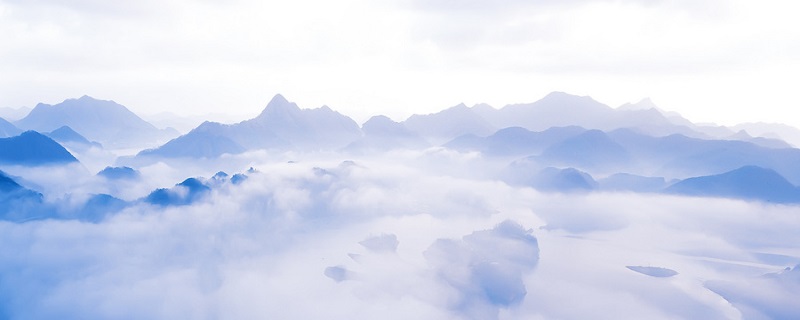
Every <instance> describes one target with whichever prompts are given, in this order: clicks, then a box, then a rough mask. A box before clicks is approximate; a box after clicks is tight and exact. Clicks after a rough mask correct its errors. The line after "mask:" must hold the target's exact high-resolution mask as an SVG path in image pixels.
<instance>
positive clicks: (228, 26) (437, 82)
mask: <svg viewBox="0 0 800 320" xmlns="http://www.w3.org/2000/svg"><path fill="white" fill-rule="evenodd" d="M798 14H800V2H797V1H789V0H786V1H780V0H765V1H744V0H706V1H697V0H674V1H667V0H616V1H614V0H462V1H456V0H427V1H426V0H387V1H374V0H341V1H325V0H296V1H281V2H278V1H257V0H231V1H221V0H197V1H189V0H140V1H105V0H73V1H62V0H0V107H21V106H29V107H33V106H34V105H35V104H36V103H38V102H44V103H50V104H54V103H58V102H61V101H63V100H64V99H67V98H77V97H80V96H82V95H84V94H88V95H90V96H93V97H95V98H99V99H107V100H115V101H117V102H119V103H121V104H124V105H126V106H127V107H129V108H130V109H132V110H133V111H135V112H137V113H141V114H152V113H158V112H162V111H170V112H174V113H178V114H202V113H210V112H216V113H219V112H224V113H232V114H247V115H255V114H257V113H258V112H260V111H261V110H262V109H263V108H264V106H265V105H266V103H267V102H268V101H269V99H270V98H271V97H272V96H273V95H275V94H276V93H281V94H283V95H284V96H286V97H287V98H288V99H289V100H291V101H295V102H297V103H298V104H299V105H300V106H301V107H304V108H314V107H319V106H321V105H328V106H330V107H331V108H333V109H334V110H337V111H339V112H342V113H344V114H347V115H349V116H351V117H353V118H355V119H356V120H357V121H359V122H362V121H364V120H366V119H367V118H368V117H369V116H371V115H376V114H385V115H388V116H390V117H392V118H393V119H395V120H403V119H405V118H406V117H407V116H409V115H410V114H412V113H431V112H436V111H439V110H442V109H444V108H447V107H450V106H453V105H456V104H458V103H461V102H463V103H466V104H467V105H473V104H475V103H482V102H485V103H489V104H491V105H493V106H495V107H502V106H503V105H506V104H509V103H527V102H533V101H536V100H538V99H540V98H541V97H543V96H544V95H546V94H547V93H549V92H551V91H564V92H568V93H572V94H577V95H589V96H592V97H593V98H595V99H596V100H598V101H600V102H603V103H606V104H608V105H610V106H613V107H616V106H618V105H620V104H623V103H625V102H635V101H638V100H639V99H642V98H644V97H650V98H651V99H652V100H653V101H654V102H655V103H656V104H657V105H659V106H660V107H662V108H663V109H667V110H674V111H678V112H680V113H682V114H683V115H684V116H686V117H688V118H689V119H691V120H693V121H700V122H708V121H713V122H717V123H721V124H734V123H739V122H746V121H766V122H783V123H788V124H792V125H795V126H799V127H800V112H798V111H796V110H798V109H800V92H799V91H800V90H798V89H799V88H798V87H800V76H798V75H799V74H800V18H799V17H798ZM242 120H243V119H242Z"/></svg>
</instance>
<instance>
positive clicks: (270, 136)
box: [139, 94, 361, 158]
mask: <svg viewBox="0 0 800 320" xmlns="http://www.w3.org/2000/svg"><path fill="white" fill-rule="evenodd" d="M360 137H361V129H359V127H358V124H356V122H355V121H353V119H350V118H349V117H347V116H345V115H342V114H340V113H338V112H336V111H333V110H331V109H330V108H328V107H321V108H317V109H300V108H299V107H298V106H297V105H296V104H294V103H292V102H289V101H287V100H286V99H285V98H284V97H283V96H281V95H280V94H278V95H275V97H273V98H272V100H271V101H270V102H269V103H268V104H267V106H266V108H264V110H263V111H262V112H261V114H259V115H258V116H257V117H255V118H253V119H250V120H245V121H242V122H240V123H236V124H221V123H216V122H204V123H203V124H201V125H200V126H198V127H197V128H195V129H194V130H192V131H190V132H189V133H187V134H185V135H183V136H180V137H178V138H175V139H173V140H171V141H169V142H167V143H166V144H164V145H162V146H160V147H158V148H155V149H151V150H145V151H142V152H140V153H139V155H141V156H163V157H207V158H208V157H217V156H219V155H222V154H225V153H230V154H235V153H241V152H244V151H246V150H252V149H287V148H290V147H292V148H294V149H296V150H336V149H338V148H341V147H344V146H346V145H347V144H349V143H351V142H353V141H355V140H356V139H358V138H360Z"/></svg>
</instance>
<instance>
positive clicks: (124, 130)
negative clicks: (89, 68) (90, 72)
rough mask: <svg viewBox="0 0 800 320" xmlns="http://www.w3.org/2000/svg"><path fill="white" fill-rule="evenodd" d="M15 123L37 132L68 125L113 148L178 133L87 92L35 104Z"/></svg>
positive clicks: (155, 140) (150, 141) (134, 145)
mask: <svg viewBox="0 0 800 320" xmlns="http://www.w3.org/2000/svg"><path fill="white" fill-rule="evenodd" d="M14 125H16V126H17V127H19V128H21V129H24V130H35V131H39V132H50V131H54V130H57V129H59V128H61V127H63V126H68V127H70V128H71V129H72V130H74V131H76V132H78V133H80V134H81V135H83V136H84V137H86V138H88V139H89V140H92V141H98V142H100V143H102V144H103V145H104V146H107V147H115V148H129V147H136V146H141V145H149V144H152V143H154V142H155V143H158V142H159V141H164V140H166V138H167V137H170V136H173V137H174V136H176V135H177V132H176V131H174V130H159V129H158V128H156V127H155V126H153V125H152V124H150V123H148V122H147V121H144V120H142V118H140V117H139V116H137V115H136V114H134V113H133V112H131V111H130V110H128V109H127V108H126V107H125V106H123V105H120V104H118V103H116V102H114V101H108V100H98V99H94V98H92V97H89V96H83V97H81V98H78V99H67V100H64V102H61V103H59V104H56V105H49V104H44V103H40V104H37V105H36V107H34V108H33V110H31V112H30V113H29V114H28V115H27V116H25V117H24V118H22V119H20V120H18V121H16V122H14Z"/></svg>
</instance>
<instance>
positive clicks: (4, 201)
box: [0, 171, 44, 221]
mask: <svg viewBox="0 0 800 320" xmlns="http://www.w3.org/2000/svg"><path fill="white" fill-rule="evenodd" d="M42 203H43V196H42V194H41V193H38V192H36V191H33V190H30V189H27V188H25V187H23V186H21V185H20V184H19V183H17V182H16V181H15V180H14V179H13V178H11V177H9V176H8V175H6V173H5V172H3V171H0V220H10V221H26V220H29V219H33V218H37V217H38V216H39V215H42V214H44V213H43V212H42V211H43V210H42Z"/></svg>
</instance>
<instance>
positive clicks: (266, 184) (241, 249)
mask: <svg viewBox="0 0 800 320" xmlns="http://www.w3.org/2000/svg"><path fill="white" fill-rule="evenodd" d="M506 164H507V162H503V163H500V161H495V160H490V159H486V158H483V157H482V156H481V155H480V154H478V153H459V152H455V151H449V150H447V149H442V148H431V149H427V150H425V151H419V152H417V151H407V152H403V151H396V152H388V153H386V154H384V155H382V156H375V157H367V156H363V157H354V156H347V155H341V154H335V153H330V154H311V155H310V154H300V153H283V154H271V153H267V152H264V151H259V152H249V153H244V154H240V155H236V156H223V157H221V158H220V159H218V160H193V161H185V162H182V161H179V160H170V161H168V162H155V163H151V164H145V165H141V166H139V167H137V168H136V173H137V174H136V175H133V176H126V177H122V178H120V177H114V178H109V176H98V175H95V174H96V173H97V170H96V169H97V168H94V167H92V168H89V166H86V165H81V164H77V165H71V167H50V168H46V169H42V168H41V167H40V168H23V167H4V168H3V170H4V171H5V172H6V173H7V174H9V175H10V176H16V177H23V178H24V179H21V180H22V181H19V182H20V184H22V185H23V186H25V187H28V188H32V189H34V190H36V191H38V192H42V193H43V194H44V202H45V203H46V204H47V206H48V207H47V208H48V209H47V210H49V211H48V212H50V213H51V214H52V213H55V217H54V218H49V219H35V220H31V221H26V222H20V221H14V222H9V221H1V222H0V301H2V302H1V303H0V317H2V318H14V319H44V318H60V319H64V318H71V319H111V318H126V319H127V318H129V319H148V318H162V319H176V318H177V319H185V318H194V319H216V318H224V319H264V318H270V319H409V318H414V319H672V318H694V319H738V318H746V319H761V318H776V319H778V318H780V319H786V318H797V317H800V309H798V305H797V301H800V267H798V266H797V265H798V263H800V259H799V258H798V257H800V233H798V232H797V231H798V230H800V215H799V214H798V210H797V207H796V206H790V205H774V204H765V203H762V202H745V201H742V200H730V199H719V198H693V197H682V196H671V195H664V194H658V193H652V194H649V193H622V192H620V193H613V192H601V191H594V192H567V193H559V192H552V193H543V192H540V191H536V190H534V189H532V188H531V187H527V186H520V185H514V184H507V183H505V182H502V181H501V179H498V178H497V177H498V176H499V175H502V171H503V168H505V165H506ZM97 167H98V168H99V167H100V166H97ZM76 168H77V169H76ZM251 168H252V169H251ZM217 171H224V172H225V173H226V174H227V175H222V174H220V175H216V177H214V176H215V174H216V173H217ZM237 173H238V174H240V175H238V176H234V174H237ZM190 177H195V178H198V180H197V181H199V182H201V183H202V186H204V187H197V186H196V185H195V184H192V183H183V184H182V185H179V186H176V184H178V183H181V182H182V181H184V180H185V179H187V178H190ZM234 177H236V178H234ZM158 188H164V191H163V192H162V193H161V196H162V197H161V198H158V197H156V196H153V195H152V194H151V193H153V191H154V190H156V189H158ZM95 194H108V195H110V196H113V197H114V198H117V199H119V200H122V201H124V202H126V205H125V206H122V207H120V208H121V209H119V211H118V212H112V213H107V214H101V215H100V216H99V217H94V218H92V219H85V218H84V217H81V214H82V211H81V210H83V209H76V208H86V204H87V203H88V201H89V200H87V199H90V198H91V195H95ZM159 199H160V200H159Z"/></svg>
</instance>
